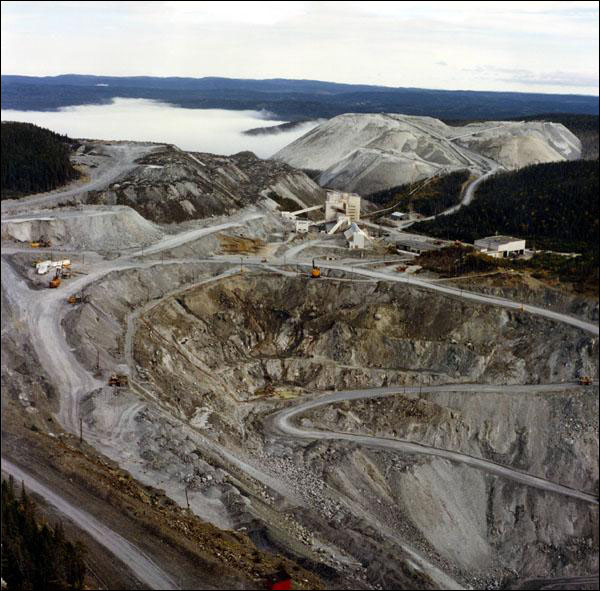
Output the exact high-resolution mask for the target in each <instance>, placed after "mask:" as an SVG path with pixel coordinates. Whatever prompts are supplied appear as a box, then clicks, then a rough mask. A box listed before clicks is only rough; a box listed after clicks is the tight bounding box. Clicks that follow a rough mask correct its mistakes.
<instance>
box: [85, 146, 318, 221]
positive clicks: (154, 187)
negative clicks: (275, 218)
mask: <svg viewBox="0 0 600 591" xmlns="http://www.w3.org/2000/svg"><path fill="white" fill-rule="evenodd" d="M138 163H139V166H138V167H137V168H136V169H135V170H133V171H132V172H131V173H129V174H127V175H126V176H125V177H122V178H120V179H119V180H118V182H115V183H112V184H111V185H110V186H109V187H108V188H107V189H106V190H103V191H96V192H91V193H90V194H89V196H88V203H97V204H118V205H128V206H130V207H132V208H133V209H135V210H136V211H137V212H138V213H140V214H141V215H142V216H143V217H145V218H146V219H148V220H151V221H153V222H156V223H172V222H183V221H186V220H192V219H201V218H206V217H211V216H215V215H223V214H230V213H233V212H234V211H237V210H238V209H241V208H243V207H245V206H247V205H251V204H254V203H256V202H257V201H259V200H260V199H263V198H265V197H269V198H273V199H274V200H276V201H277V202H282V201H286V202H293V204H294V206H295V205H297V206H298V207H299V208H300V207H303V206H309V205H316V204H319V203H322V202H323V201H324V199H325V196H324V191H323V190H322V189H321V188H320V187H319V186H318V185H317V184H316V183H314V182H313V181H312V180H311V179H310V178H309V177H308V176H307V175H306V174H304V173H303V172H301V171H299V170H294V169H293V168H292V167H290V166H288V165H286V164H284V163H282V162H273V161H269V160H261V159H260V158H258V157H256V156H255V155H254V154H252V153H251V152H240V153H239V154H235V155H234V156H217V155H214V154H204V153H202V154H200V153H187V152H183V151H181V150H179V149H178V148H176V147H175V146H166V147H165V148H164V149H161V150H159V151H156V152H154V153H152V154H150V155H148V156H146V157H144V158H142V159H140V160H138Z"/></svg>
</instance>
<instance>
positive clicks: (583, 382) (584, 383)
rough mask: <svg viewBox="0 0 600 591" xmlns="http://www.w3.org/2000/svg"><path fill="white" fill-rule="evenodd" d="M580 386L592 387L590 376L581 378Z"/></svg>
mask: <svg viewBox="0 0 600 591" xmlns="http://www.w3.org/2000/svg"><path fill="white" fill-rule="evenodd" d="M579 385H580V386H591V385H592V378H590V376H581V377H580V378H579Z"/></svg>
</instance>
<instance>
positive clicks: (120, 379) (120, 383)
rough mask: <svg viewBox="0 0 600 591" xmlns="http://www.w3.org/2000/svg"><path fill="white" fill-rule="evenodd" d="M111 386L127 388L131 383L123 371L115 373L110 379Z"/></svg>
mask: <svg viewBox="0 0 600 591" xmlns="http://www.w3.org/2000/svg"><path fill="white" fill-rule="evenodd" d="M108 385H109V386H115V387H116V388H125V387H127V386H128V385H129V378H128V377H127V376H126V375H125V374H122V373H114V374H112V375H111V376H110V378H109V379H108Z"/></svg>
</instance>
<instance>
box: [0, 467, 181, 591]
mask: <svg viewBox="0 0 600 591" xmlns="http://www.w3.org/2000/svg"><path fill="white" fill-rule="evenodd" d="M2 472H5V473H6V474H10V475H11V476H12V477H13V478H14V479H15V480H16V481H17V482H24V483H25V486H26V487H27V489H29V490H30V491H31V492H34V493H36V494H38V495H40V496H41V497H43V498H44V499H45V500H46V501H47V502H48V503H50V504H51V505H53V506H54V507H56V508H57V509H58V510H59V511H60V512H61V513H63V514H64V515H66V516H67V517H68V518H69V519H71V520H72V521H74V522H75V523H76V524H77V525H78V526H79V527H80V528H81V529H82V530H84V531H85V532H87V533H88V534H90V535H91V536H92V537H93V538H94V539H95V540H97V541H98V542H99V543H100V544H102V545H103V546H104V547H106V548H107V549H108V550H110V551H111V552H112V553H113V554H114V555H115V556H118V557H119V559H120V560H122V561H123V562H124V563H125V564H126V565H127V566H128V567H129V568H130V569H131V570H132V571H133V573H134V574H135V575H136V576H137V577H138V579H139V580H140V581H142V582H143V583H144V584H146V585H148V587H150V589H178V588H179V587H178V586H177V585H176V584H175V582H174V581H173V579H171V577H169V575H167V574H166V573H165V572H164V571H163V570H161V569H160V568H159V567H158V566H157V565H156V564H155V563H154V562H153V561H152V560H151V559H150V558H149V557H148V556H146V555H145V554H144V553H143V552H142V551H141V550H140V549H139V548H136V547H135V546H134V545H133V544H131V543H130V542H128V541H127V540H126V539H125V538H123V537H122V536H120V535H119V534H117V533H116V532H114V531H113V530H112V529H110V528H108V527H106V526H105V525H103V524H102V523H100V522H99V521H97V520H96V519H95V518H94V517H92V516H91V515H90V514H89V513H86V512H85V511H82V510H81V509H78V508H77V507H74V506H73V505H71V503H69V502H67V501H65V500H64V499H63V498H62V497H60V496H58V495H57V494H55V493H54V492H52V491H51V490H50V489H49V488H47V487H46V486H44V485H43V484H41V483H40V482H38V481H37V480H35V479H34V478H33V477H31V476H29V474H27V473H26V472H24V471H23V470H21V468H19V467H18V466H15V465H14V464H13V463H12V462H10V461H8V460H5V459H4V458H2Z"/></svg>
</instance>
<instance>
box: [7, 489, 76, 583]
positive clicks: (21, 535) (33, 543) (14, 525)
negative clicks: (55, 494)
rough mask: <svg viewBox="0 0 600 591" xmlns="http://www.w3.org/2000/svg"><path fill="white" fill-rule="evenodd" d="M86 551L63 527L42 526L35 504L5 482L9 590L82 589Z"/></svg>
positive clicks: (25, 494) (58, 525) (24, 493)
mask: <svg viewBox="0 0 600 591" xmlns="http://www.w3.org/2000/svg"><path fill="white" fill-rule="evenodd" d="M84 557H85V548H84V547H83V546H82V545H81V544H80V543H78V542H77V543H75V544H73V543H71V542H69V541H68V540H67V539H66V538H65V534H64V531H63V528H62V525H61V524H60V523H59V524H57V525H56V526H55V527H54V528H50V527H48V525H46V524H40V523H39V522H38V519H37V516H36V507H35V503H34V502H33V500H31V498H30V497H29V495H28V494H27V493H26V491H25V488H24V487H23V488H22V489H21V492H20V494H17V493H16V491H15V486H14V481H13V479H12V478H9V479H8V480H3V481H2V578H3V579H4V580H5V581H6V583H7V587H8V589H83V588H84V581H85V575H86V566H85V561H84Z"/></svg>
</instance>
